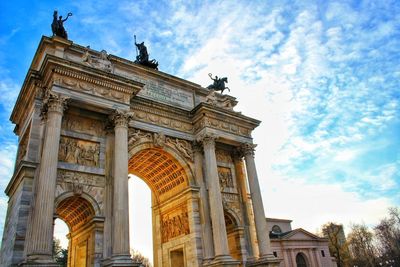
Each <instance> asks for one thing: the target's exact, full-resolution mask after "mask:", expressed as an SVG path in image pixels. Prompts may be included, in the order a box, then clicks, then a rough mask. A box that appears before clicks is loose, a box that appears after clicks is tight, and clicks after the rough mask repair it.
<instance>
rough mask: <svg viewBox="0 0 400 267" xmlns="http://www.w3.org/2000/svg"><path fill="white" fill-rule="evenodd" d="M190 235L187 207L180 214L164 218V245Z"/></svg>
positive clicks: (168, 215) (172, 214)
mask: <svg viewBox="0 0 400 267" xmlns="http://www.w3.org/2000/svg"><path fill="white" fill-rule="evenodd" d="M189 233H190V228H189V219H188V212H187V209H186V207H185V208H183V209H182V210H180V212H178V213H177V212H174V213H171V214H167V215H164V216H163V217H162V240H163V242H164V243H165V242H167V241H168V240H170V239H172V238H175V237H177V236H180V235H187V234H189Z"/></svg>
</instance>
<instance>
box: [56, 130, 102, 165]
mask: <svg viewBox="0 0 400 267" xmlns="http://www.w3.org/2000/svg"><path fill="white" fill-rule="evenodd" d="M99 159H100V143H98V142H92V141H86V140H81V139H76V138H71V137H67V136H61V138H60V148H59V151H58V160H59V161H62V162H67V163H73V164H79V165H84V166H90V167H99V164H100V162H99Z"/></svg>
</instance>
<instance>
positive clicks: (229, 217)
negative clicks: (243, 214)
mask: <svg viewBox="0 0 400 267" xmlns="http://www.w3.org/2000/svg"><path fill="white" fill-rule="evenodd" d="M224 217H225V225H226V227H227V228H226V230H227V231H229V230H234V229H236V228H237V227H240V226H241V222H240V219H239V216H238V215H237V214H236V212H235V211H234V210H232V209H230V208H224Z"/></svg>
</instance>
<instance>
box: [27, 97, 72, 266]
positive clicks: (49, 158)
mask: <svg viewBox="0 0 400 267" xmlns="http://www.w3.org/2000/svg"><path fill="white" fill-rule="evenodd" d="M67 99H68V98H66V97H64V96H60V95H58V94H55V93H53V92H51V91H47V92H46V96H45V98H44V100H43V107H42V116H43V119H45V120H46V130H45V135H44V143H43V152H42V158H41V160H40V167H39V175H38V181H37V183H36V187H35V197H34V209H33V211H32V212H33V213H32V221H31V225H30V226H29V227H31V238H30V240H28V247H27V257H28V261H35V262H42V263H46V262H48V263H52V262H53V257H52V248H53V214H54V197H55V190H56V181H57V163H58V149H59V143H60V133H61V121H62V116H63V112H64V110H65V108H66V104H67Z"/></svg>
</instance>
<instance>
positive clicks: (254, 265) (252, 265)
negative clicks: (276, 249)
mask: <svg viewBox="0 0 400 267" xmlns="http://www.w3.org/2000/svg"><path fill="white" fill-rule="evenodd" d="M281 261H282V259H280V258H275V257H274V256H273V255H271V256H268V257H262V258H259V259H257V260H255V261H251V262H248V263H247V264H246V267H247V266H249V267H279V264H280V262H281Z"/></svg>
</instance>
